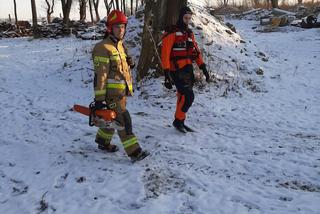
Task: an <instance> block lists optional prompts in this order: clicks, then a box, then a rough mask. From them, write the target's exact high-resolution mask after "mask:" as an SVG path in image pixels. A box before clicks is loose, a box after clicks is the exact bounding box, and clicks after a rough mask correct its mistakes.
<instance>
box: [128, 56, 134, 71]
mask: <svg viewBox="0 0 320 214" xmlns="http://www.w3.org/2000/svg"><path fill="white" fill-rule="evenodd" d="M127 63H128V65H129V66H130V68H131V69H133V68H134V67H135V66H136V64H135V63H134V60H133V59H132V57H131V56H127Z"/></svg>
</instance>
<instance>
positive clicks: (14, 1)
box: [13, 0, 19, 29]
mask: <svg viewBox="0 0 320 214" xmlns="http://www.w3.org/2000/svg"><path fill="white" fill-rule="evenodd" d="M13 6H14V18H15V23H16V27H17V28H18V29H19V25H18V15H17V2H16V0H13Z"/></svg>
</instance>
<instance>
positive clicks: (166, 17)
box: [137, 0, 187, 81]
mask: <svg viewBox="0 0 320 214" xmlns="http://www.w3.org/2000/svg"><path fill="white" fill-rule="evenodd" d="M186 5H187V0H162V1H146V5H145V14H144V27H143V35H142V48H141V55H140V59H139V63H138V68H137V70H138V73H137V80H138V81H139V80H141V79H142V78H143V77H145V76H146V75H147V74H148V71H149V69H153V70H156V73H157V74H158V75H159V74H161V73H162V68H161V62H160V61H159V60H160V59H159V57H160V56H159V55H157V53H156V48H157V52H158V53H159V54H160V48H159V47H155V46H156V45H157V44H159V42H160V41H161V31H162V30H164V29H165V28H166V27H167V26H171V25H174V24H176V22H177V19H178V16H179V11H180V9H181V7H183V6H186ZM153 40H154V42H153Z"/></svg>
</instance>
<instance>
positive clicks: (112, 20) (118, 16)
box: [106, 10, 128, 32]
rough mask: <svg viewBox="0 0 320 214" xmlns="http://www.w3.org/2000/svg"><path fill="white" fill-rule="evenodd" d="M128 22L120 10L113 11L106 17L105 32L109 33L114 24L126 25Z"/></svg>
mask: <svg viewBox="0 0 320 214" xmlns="http://www.w3.org/2000/svg"><path fill="white" fill-rule="evenodd" d="M127 23H128V20H127V17H126V15H124V14H123V13H122V12H121V11H120V10H113V11H111V13H110V14H109V15H108V17H107V22H106V25H107V30H108V31H109V32H111V27H112V25H114V24H127Z"/></svg>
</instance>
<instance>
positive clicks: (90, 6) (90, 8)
mask: <svg viewBox="0 0 320 214" xmlns="http://www.w3.org/2000/svg"><path fill="white" fill-rule="evenodd" d="M91 1H92V0H89V11H90V17H91V23H92V24H94V19H93V13H92V2H91Z"/></svg>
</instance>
